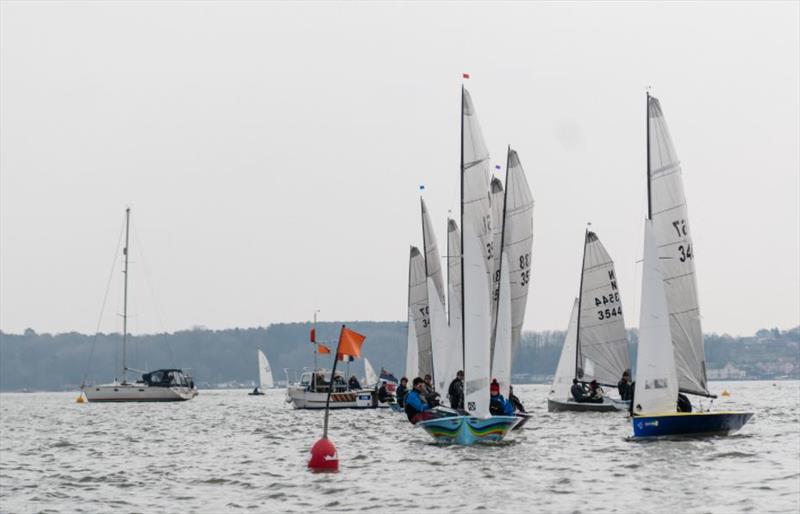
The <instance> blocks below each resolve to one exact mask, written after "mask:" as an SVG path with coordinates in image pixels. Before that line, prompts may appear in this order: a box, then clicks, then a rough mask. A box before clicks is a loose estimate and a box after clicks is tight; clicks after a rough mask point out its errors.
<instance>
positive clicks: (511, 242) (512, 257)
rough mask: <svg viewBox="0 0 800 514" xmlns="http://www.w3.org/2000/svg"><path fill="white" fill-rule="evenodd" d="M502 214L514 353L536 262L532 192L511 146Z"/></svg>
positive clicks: (523, 319) (520, 333) (520, 332)
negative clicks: (532, 266) (534, 256)
mask: <svg viewBox="0 0 800 514" xmlns="http://www.w3.org/2000/svg"><path fill="white" fill-rule="evenodd" d="M504 208H505V215H504V216H503V233H504V235H503V253H505V254H506V255H508V265H509V268H508V272H509V279H510V283H511V356H512V358H513V356H514V355H516V353H517V350H518V349H519V342H520V338H521V336H522V324H523V322H524V321H525V305H526V304H527V302H528V290H529V289H530V282H531V265H532V264H533V254H532V253H531V249H532V247H533V195H532V194H531V188H530V186H529V185H528V179H527V178H526V177H525V170H524V169H523V168H522V164H521V163H520V161H519V156H518V155H517V152H516V151H514V150H512V149H511V148H509V149H508V164H507V167H506V192H505V201H504Z"/></svg>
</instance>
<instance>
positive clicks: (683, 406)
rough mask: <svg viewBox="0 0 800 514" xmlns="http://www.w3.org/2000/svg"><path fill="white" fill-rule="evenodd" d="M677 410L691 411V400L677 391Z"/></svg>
mask: <svg viewBox="0 0 800 514" xmlns="http://www.w3.org/2000/svg"><path fill="white" fill-rule="evenodd" d="M678 412H692V402H690V401H689V398H688V397H687V396H686V395H685V394H683V393H678Z"/></svg>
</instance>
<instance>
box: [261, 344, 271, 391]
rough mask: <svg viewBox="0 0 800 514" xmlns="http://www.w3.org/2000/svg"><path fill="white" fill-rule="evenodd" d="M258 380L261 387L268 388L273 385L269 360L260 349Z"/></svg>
mask: <svg viewBox="0 0 800 514" xmlns="http://www.w3.org/2000/svg"><path fill="white" fill-rule="evenodd" d="M258 380H259V382H260V383H261V389H269V388H270V387H272V385H273V381H272V370H271V369H270V367H269V361H268V360H267V356H266V355H264V352H262V351H261V350H258Z"/></svg>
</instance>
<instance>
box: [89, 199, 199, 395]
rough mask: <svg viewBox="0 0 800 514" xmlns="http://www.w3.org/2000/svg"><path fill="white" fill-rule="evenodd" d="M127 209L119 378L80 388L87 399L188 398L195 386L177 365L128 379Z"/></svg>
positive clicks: (189, 376) (128, 224) (128, 214)
mask: <svg viewBox="0 0 800 514" xmlns="http://www.w3.org/2000/svg"><path fill="white" fill-rule="evenodd" d="M130 219H131V209H130V207H128V208H127V209H125V247H124V249H123V256H124V258H125V269H124V270H123V277H124V297H123V310H122V370H121V371H122V381H118V380H114V382H113V383H111V384H102V385H85V384H84V385H82V386H81V390H82V391H83V393H84V394H85V395H86V399H87V400H89V401H90V402H174V401H184V400H191V399H192V398H194V397H195V396H197V388H196V387H195V385H194V380H193V379H192V376H191V374H190V373H188V372H186V371H183V370H181V369H177V368H168V369H159V370H156V371H151V372H149V373H143V374H142V375H141V379H140V380H136V381H135V382H128V372H129V371H136V370H134V369H132V368H129V367H128V358H127V343H128V255H129V254H130V237H129V236H130Z"/></svg>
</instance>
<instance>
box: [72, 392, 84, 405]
mask: <svg viewBox="0 0 800 514" xmlns="http://www.w3.org/2000/svg"><path fill="white" fill-rule="evenodd" d="M75 403H86V397H85V396H83V391H81V394H80V395H78V397H77V398H75Z"/></svg>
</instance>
